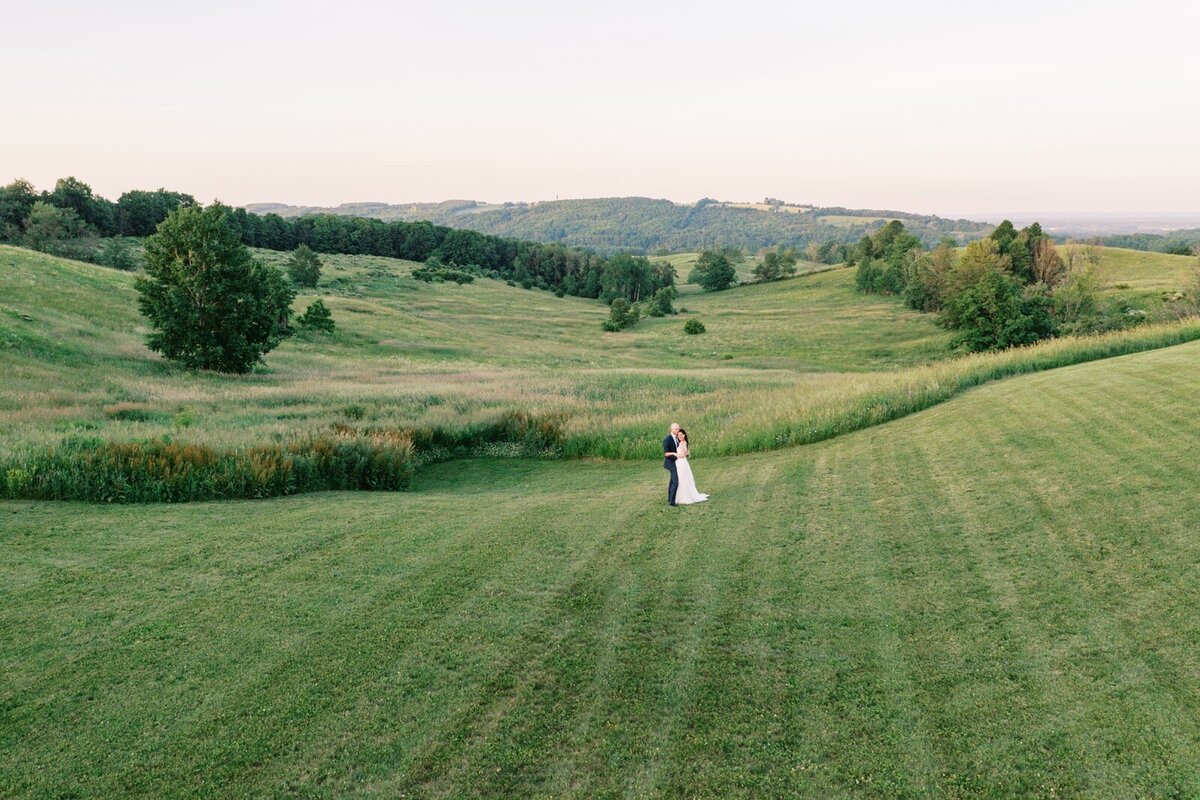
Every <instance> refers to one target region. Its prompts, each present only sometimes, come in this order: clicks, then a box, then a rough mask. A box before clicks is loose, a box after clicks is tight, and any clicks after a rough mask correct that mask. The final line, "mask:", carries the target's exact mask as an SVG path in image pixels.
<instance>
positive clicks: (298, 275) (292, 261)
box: [287, 244, 321, 288]
mask: <svg viewBox="0 0 1200 800" xmlns="http://www.w3.org/2000/svg"><path fill="white" fill-rule="evenodd" d="M287 271H288V277H290V278H291V279H292V283H294V284H296V285H297V286H305V287H308V288H312V287H313V286H316V285H317V281H319V280H320V279H321V259H320V258H318V257H317V254H316V253H314V252H313V251H312V250H311V249H310V248H309V246H308V245H306V244H302V245H300V246H299V247H297V248H296V249H295V250H293V251H292V257H291V258H289V259H288V264H287Z"/></svg>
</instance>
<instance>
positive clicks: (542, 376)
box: [0, 247, 949, 453]
mask: <svg viewBox="0 0 1200 800" xmlns="http://www.w3.org/2000/svg"><path fill="white" fill-rule="evenodd" d="M259 255H260V256H261V257H262V258H264V260H268V261H272V260H273V261H281V260H282V259H283V256H282V255H281V254H278V253H271V252H268V251H262V252H260V253H259ZM414 266H415V265H414V264H411V263H408V262H400V261H395V260H392V259H384V258H372V257H365V256H330V257H327V258H326V274H325V277H324V279H323V281H322V286H321V288H320V292H321V295H322V296H323V298H324V299H325V300H326V302H327V304H328V305H329V307H330V308H331V309H332V311H333V314H334V317H335V318H336V320H337V322H338V325H339V330H338V333H337V334H336V335H334V336H333V337H322V338H319V339H315V340H311V341H304V340H293V341H289V342H286V343H285V344H284V345H283V346H281V347H280V348H279V349H278V350H277V351H275V352H273V353H271V354H270V356H269V358H268V362H267V366H266V367H265V368H264V369H260V370H257V371H256V372H255V373H254V374H252V375H248V376H244V377H238V378H226V377H218V376H213V375H196V374H193V373H189V372H187V371H185V370H180V369H177V368H175V367H172V366H170V365H169V364H166V363H165V362H164V361H163V360H162V359H161V358H159V357H158V356H156V355H155V354H153V353H151V352H150V351H148V350H147V349H146V348H145V347H144V345H143V344H142V338H143V336H144V334H145V332H146V331H145V329H144V327H143V323H142V321H141V319H140V318H139V316H138V314H137V310H136V295H135V293H134V290H133V276H132V275H130V274H127V273H123V272H118V271H115V270H111V269H107V268H104V267H98V266H94V265H88V264H80V263H77V262H70V261H63V260H61V259H55V258H51V257H49V256H44V255H41V254H36V253H32V252H30V251H28V250H20V249H17V248H11V247H0V345H2V346H0V365H2V366H3V367H4V369H5V373H6V377H7V380H6V381H5V383H4V385H3V386H0V408H2V409H3V410H4V411H5V412H6V413H7V414H8V420H9V422H10V425H8V426H6V427H5V429H4V430H3V431H0V453H2V452H4V451H6V450H8V451H11V450H12V449H13V448H14V447H17V446H20V445H22V444H24V443H30V442H34V443H50V442H54V441H57V440H58V439H59V438H61V437H62V436H64V435H66V434H69V433H73V432H85V433H87V434H89V435H99V436H104V437H108V438H129V437H136V436H147V435H156V434H161V433H163V432H172V431H174V430H175V428H174V425H173V420H174V419H175V418H176V416H177V415H179V414H181V413H186V414H187V415H189V416H190V417H191V418H192V419H193V420H194V422H193V424H192V426H191V427H190V428H189V429H188V430H187V435H188V436H189V438H191V439H194V440H198V441H208V442H216V443H229V442H231V441H245V440H247V439H250V440H254V441H262V440H268V439H270V438H271V437H272V436H275V435H282V434H284V433H286V432H289V431H294V430H300V429H314V428H320V429H327V428H328V426H329V424H330V423H331V422H335V421H345V419H346V417H345V415H344V412H345V410H346V409H347V408H348V407H351V406H358V407H361V408H362V409H364V412H365V416H366V420H367V421H368V422H374V423H376V424H428V425H447V426H453V425H455V424H458V423H460V422H461V421H463V420H470V419H475V418H479V417H485V416H487V415H488V414H489V413H494V412H496V411H497V410H502V409H507V408H512V407H518V408H523V409H527V410H536V411H546V412H550V411H555V412H563V413H566V414H569V415H570V416H571V422H570V424H571V426H572V430H573V431H575V432H580V433H587V432H590V431H593V430H595V429H597V428H603V429H604V430H605V431H611V432H613V433H614V435H615V436H617V437H618V438H619V439H622V440H623V439H627V438H630V437H631V436H632V437H633V438H634V439H637V437H639V436H643V437H644V434H643V433H641V430H642V429H643V428H644V426H645V425H647V424H650V421H653V430H654V431H656V432H657V430H658V429H659V428H661V418H660V417H661V415H662V414H664V413H668V412H669V411H670V409H672V408H674V409H678V410H679V412H680V413H687V414H689V415H691V416H692V417H693V418H697V419H698V418H699V417H701V416H702V415H705V414H707V415H710V418H711V419H712V422H711V431H712V436H716V435H717V434H718V430H717V425H718V424H723V423H722V420H723V419H725V420H727V418H728V416H729V415H731V414H736V413H738V412H739V410H740V409H741V408H743V407H745V404H746V402H747V399H752V398H758V401H760V402H763V403H772V402H775V400H776V399H778V400H779V401H780V402H785V401H787V400H788V399H789V398H795V397H797V389H799V390H800V391H801V392H802V391H803V389H804V388H805V387H807V386H811V385H813V384H814V383H816V384H823V385H827V384H829V383H830V382H831V381H833V382H836V380H837V379H839V378H840V376H842V375H843V374H845V373H847V372H853V373H863V372H864V371H866V372H869V371H879V370H890V369H894V368H898V367H905V366H915V365H920V364H923V363H926V362H928V361H931V360H934V359H940V358H945V357H947V356H948V355H949V353H948V351H947V350H946V342H947V341H948V334H946V333H945V332H944V331H942V330H940V329H939V328H937V327H936V326H935V325H934V324H933V322H932V321H931V319H930V318H929V317H928V316H927V315H922V314H918V313H916V312H912V311H908V310H907V309H904V308H903V307H902V306H901V305H900V304H899V303H897V302H896V301H894V300H892V299H890V298H867V297H863V296H861V295H858V294H857V293H855V292H854V291H853V288H852V287H853V275H852V274H851V273H850V272H849V271H847V270H840V271H833V272H826V273H822V274H819V275H813V276H811V277H807V278H797V279H795V280H791V281H783V282H779V283H775V284H770V285H759V286H747V287H742V288H739V289H736V290H732V291H728V292H724V293H720V294H717V295H704V294H702V293H701V292H700V291H699V290H698V289H697V288H696V287H692V286H685V287H684V289H683V294H682V296H681V297H680V298H679V300H678V302H677V304H678V305H680V306H682V307H685V308H687V309H688V313H687V314H686V315H679V316H676V317H671V318H664V319H652V318H648V319H646V320H644V321H643V322H641V323H640V324H639V325H638V326H637V327H636V328H635V329H633V330H630V331H627V332H622V333H620V334H603V333H601V331H600V322H601V320H603V319H604V317H605V316H606V310H605V308H604V306H603V305H601V304H600V303H597V302H595V301H591V300H583V299H578V298H562V299H560V298H556V297H554V296H553V295H551V294H549V293H547V292H541V291H527V290H524V289H521V288H514V287H509V286H506V285H505V284H504V283H503V282H500V281H493V280H487V279H484V280H479V281H476V282H475V283H473V284H469V285H466V286H461V287H460V286H457V285H455V284H432V285H431V284H426V283H422V282H420V281H416V280H414V279H412V278H411V277H410V272H411V270H412V268H413V267H414ZM681 271H682V270H681ZM684 277H686V272H685V273H684ZM311 299H312V298H311V296H308V295H306V296H301V297H300V298H298V299H297V303H296V305H297V308H301V309H302V308H303V307H304V305H305V304H306V303H307V302H309V301H310V300H311ZM690 318H697V319H700V320H702V321H703V322H704V323H705V325H706V326H707V327H708V333H706V334H705V335H703V336H685V335H684V334H683V322H684V320H685V319H690ZM138 412H144V413H143V414H142V415H143V416H145V417H146V419H145V420H143V421H137V420H130V419H128V418H127V417H129V416H130V414H131V413H133V414H136V413H138ZM121 417H126V419H122V418H121ZM709 425H710V423H701V427H702V428H704V427H707V426H709ZM631 431H636V432H637V433H630V432H631ZM742 432H744V430H742V429H736V428H729V427H726V429H725V430H724V431H723V434H724V435H726V436H728V437H729V442H730V443H731V444H730V446H732V442H733V441H734V440H735V438H736V436H737V435H740V434H741V433H742ZM639 441H640V440H639ZM642 444H644V445H650V446H653V445H655V442H654V440H653V437H651V438H650V439H646V440H645V441H644V442H642Z"/></svg>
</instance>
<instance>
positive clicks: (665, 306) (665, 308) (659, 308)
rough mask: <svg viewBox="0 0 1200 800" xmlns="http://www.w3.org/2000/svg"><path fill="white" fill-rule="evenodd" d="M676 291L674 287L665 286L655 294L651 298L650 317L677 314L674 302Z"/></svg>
mask: <svg viewBox="0 0 1200 800" xmlns="http://www.w3.org/2000/svg"><path fill="white" fill-rule="evenodd" d="M675 295H676V291H675V287H674V286H664V287H662V288H661V289H659V290H658V291H657V292H655V293H654V296H653V297H652V298H650V316H652V317H666V316H670V315H671V314H674V313H675V306H674V305H673V304H672V301H673V300H674V299H675Z"/></svg>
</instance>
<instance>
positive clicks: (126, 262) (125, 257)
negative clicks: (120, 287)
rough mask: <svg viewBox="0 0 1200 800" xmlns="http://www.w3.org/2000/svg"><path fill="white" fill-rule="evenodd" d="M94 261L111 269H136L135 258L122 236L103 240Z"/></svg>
mask: <svg viewBox="0 0 1200 800" xmlns="http://www.w3.org/2000/svg"><path fill="white" fill-rule="evenodd" d="M96 260H97V261H99V262H100V263H101V264H103V265H104V266H106V267H112V268H113V269H123V270H131V269H134V268H135V267H137V257H136V256H134V253H133V248H132V247H130V246H129V242H127V241H126V240H125V237H123V236H111V237H109V238H107V239H105V240H104V243H103V244H102V245H100V253H99V255H98V256H97V259H96Z"/></svg>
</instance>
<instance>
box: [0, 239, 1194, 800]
mask: <svg viewBox="0 0 1200 800" xmlns="http://www.w3.org/2000/svg"><path fill="white" fill-rule="evenodd" d="M1100 253H1101V257H1102V267H1103V268H1104V270H1105V271H1106V273H1107V277H1108V280H1109V281H1110V282H1111V283H1112V284H1114V285H1113V287H1112V288H1111V289H1110V291H1111V292H1112V293H1114V295H1120V296H1129V297H1131V298H1134V299H1136V300H1137V301H1138V302H1142V303H1153V302H1156V300H1155V298H1156V297H1159V296H1161V295H1162V294H1163V293H1164V292H1171V291H1174V290H1175V289H1177V288H1180V286H1181V285H1182V283H1183V280H1184V279H1185V277H1186V271H1187V268H1188V266H1189V264H1190V263H1191V262H1190V261H1189V260H1188V259H1179V258H1177V257H1170V256H1162V255H1159V254H1151V253H1134V251H1116V250H1100ZM258 255H259V256H260V257H261V258H263V259H265V260H269V261H276V262H278V261H280V260H282V259H283V258H284V256H283V255H281V254H278V253H268V252H260V253H258ZM671 259H672V260H673V261H674V262H676V265H677V267H678V268H679V271H680V273H681V276H682V277H686V274H687V270H688V262H689V260H690V259H694V256H688V255H682V256H673V257H671ZM414 266H415V265H413V264H409V263H406V262H397V261H394V260H390V259H383V258H371V257H349V256H330V257H326V272H325V275H324V277H323V280H322V284H321V286H320V287H319V289H318V290H317V292H316V294H318V295H319V296H321V297H322V298H323V299H325V301H326V302H327V304H328V305H329V307H330V308H331V309H332V310H333V313H334V316H335V318H336V320H337V322H338V326H339V328H338V332H337V333H336V334H335V335H333V336H332V337H321V338H304V337H300V338H297V339H292V340H289V341H286V342H284V343H283V344H282V345H281V346H280V347H279V348H278V349H277V350H276V351H274V352H272V353H270V354H269V355H268V357H267V364H266V366H264V367H262V368H260V369H257V370H255V371H254V372H253V373H252V374H250V375H246V376H234V377H229V376H219V375H213V374H206V373H199V374H198V373H189V372H187V371H185V370H181V369H178V368H176V367H173V366H171V365H169V364H167V363H165V362H163V361H162V360H161V359H160V358H158V357H157V356H156V355H154V354H152V353H150V352H149V351H147V350H146V348H145V347H144V345H143V344H142V337H143V336H144V334H145V332H146V331H145V329H144V327H143V322H142V321H141V319H140V318H139V317H138V315H137V312H136V308H135V294H134V291H133V276H132V275H130V274H127V273H123V272H117V271H114V270H110V269H106V268H103V267H96V266H91V265H87V264H80V263H76V262H70V261H64V260H61V259H56V258H51V257H48V256H44V255H40V254H36V253H32V252H30V251H27V250H22V249H17V248H11V247H0V374H3V376H4V380H3V382H0V415H2V419H3V422H4V424H3V426H2V427H0V455H11V454H19V453H21V452H24V451H27V450H28V449H30V448H34V447H40V446H44V445H53V444H54V443H55V442H58V441H60V440H61V439H63V437H67V436H71V435H77V434H78V435H85V436H99V437H104V438H108V439H113V440H118V441H124V440H129V439H136V438H146V437H153V436H162V435H164V434H170V435H173V436H175V437H178V438H179V439H183V440H187V441H196V442H205V443H213V444H224V445H245V444H247V443H257V442H270V441H277V440H279V439H282V438H283V437H287V436H291V435H295V434H297V433H302V432H306V431H310V432H311V431H327V430H329V429H330V428H331V426H332V425H334V424H335V423H348V424H352V425H378V426H393V425H418V424H420V425H440V426H446V427H448V428H453V427H454V426H456V425H465V424H467V423H470V422H472V421H478V420H483V419H487V418H488V417H489V415H495V414H498V413H500V412H502V411H505V410H509V409H521V410H527V411H532V412H536V413H541V412H545V413H551V412H554V413H561V414H564V415H565V417H566V423H565V425H566V427H565V433H566V436H567V438H566V441H565V444H564V449H565V450H566V453H567V455H568V456H582V458H566V459H560V460H526V459H513V458H509V459H471V460H458V461H452V462H448V463H443V464H437V465H433V466H427V467H424V468H422V469H421V470H419V471H418V472H417V474H416V478H415V480H414V483H413V486H412V490H411V491H409V492H403V493H371V492H358V493H321V494H312V495H306V496H301V497H290V498H284V499H277V500H264V501H238V502H224V503H192V504H183V505H175V506H169V505H135V506H102V505H84V504H75V503H35V502H24V501H11V500H9V501H3V502H0V797H3V798H8V797H38V798H42V797H45V798H59V797H131V796H132V797H164V796H170V797H187V796H192V797H208V796H214V795H215V796H228V797H248V796H254V797H258V796H269V797H274V796H299V797H344V796H365V797H389V798H390V797H522V796H542V797H562V796H574V797H596V796H636V797H642V796H673V797H724V796H756V797H761V796H809V797H821V798H824V797H839V796H869V797H893V796H904V797H943V796H948V797H1009V796H1039V797H1072V796H1088V797H1112V798H1124V797H1139V796H1177V797H1188V796H1194V795H1197V794H1200V766H1198V765H1200V722H1198V720H1200V671H1198V670H1197V666H1200V665H1198V664H1197V655H1196V653H1197V652H1200V650H1198V649H1197V646H1198V645H1200V623H1197V621H1196V620H1197V619H1200V615H1198V614H1197V612H1198V611H1200V588H1197V587H1198V586H1200V584H1197V582H1196V580H1195V577H1196V564H1197V563H1200V544H1198V543H1197V542H1198V540H1196V537H1195V534H1196V532H1197V531H1200V499H1197V497H1198V496H1197V494H1196V492H1195V486H1196V485H1197V480H1198V479H1200V467H1198V466H1197V462H1196V458H1195V453H1196V450H1197V445H1198V444H1200V441H1198V440H1200V433H1198V432H1197V429H1196V426H1195V425H1194V420H1193V417H1194V406H1195V402H1194V398H1195V397H1196V396H1197V393H1198V392H1200V369H1198V368H1197V367H1196V364H1197V363H1198V361H1197V357H1198V356H1200V341H1194V340H1196V339H1200V323H1198V322H1197V321H1194V320H1193V321H1185V322H1183V323H1180V324H1175V325H1163V326H1148V327H1145V328H1142V329H1135V330H1134V331H1133V332H1129V333H1123V334H1118V335H1114V336H1108V337H1097V338H1090V339H1078V340H1076V339H1059V340H1054V341H1050V342H1047V343H1044V344H1041V345H1038V346H1036V347H1033V348H1028V349H1023V350H1014V351H1008V352H1004V353H996V354H982V355H976V356H969V357H958V356H956V355H955V354H953V353H952V352H951V351H949V350H948V334H947V333H946V332H945V331H943V330H941V329H940V328H938V327H936V325H935V324H934V322H933V318H932V317H931V316H930V315H923V314H918V313H915V312H912V311H909V310H907V309H905V308H904V307H903V306H902V305H901V303H900V302H899V301H898V300H897V299H895V298H887V297H878V296H864V295H861V294H858V293H856V292H855V291H854V289H853V272H852V271H851V270H846V269H835V270H832V271H826V272H821V273H814V274H809V275H804V276H801V277H797V278H795V279H792V280H787V281H781V282H777V283H773V284H767V285H748V286H741V287H738V288H736V289H733V290H730V291H726V292H720V293H716V294H703V293H701V292H700V291H699V290H698V289H697V287H694V286H689V285H685V286H683V287H682V289H683V291H682V295H681V297H680V298H679V300H678V301H677V305H678V306H681V307H684V308H686V309H687V310H688V312H687V313H686V314H682V315H679V316H676V317H671V318H666V319H647V320H644V321H642V322H641V323H639V325H638V326H637V327H636V328H634V329H632V330H630V331H626V332H622V333H618V334H605V333H601V331H600V321H601V320H602V319H603V318H604V315H605V309H604V307H603V306H602V305H601V304H599V303H597V302H595V301H587V300H579V299H574V298H563V299H559V298H555V297H554V296H552V295H550V294H548V293H546V292H540V291H527V290H524V289H520V288H514V287H509V286H506V285H505V284H504V283H502V282H499V281H492V280H486V279H485V280H479V281H476V282H475V283H473V284H470V285H467V286H456V285H454V284H425V283H421V282H419V281H416V280H414V279H413V278H412V277H411V275H410V273H411V270H412V268H413V267H414ZM748 266H749V265H744V266H743V269H747V268H748ZM1122 285H1123V286H1124V288H1121V287H1122ZM1122 293H1125V294H1122ZM312 296H313V295H305V296H302V297H300V298H298V300H297V307H298V308H303V306H304V305H305V304H306V303H307V302H308V301H309V300H311V298H312ZM691 318H695V319H700V320H702V321H703V322H704V323H705V325H706V326H707V327H708V333H706V334H704V335H702V336H695V337H688V336H685V335H683V333H682V327H683V322H684V320H686V319H691ZM1177 342H1185V343H1184V344H1179V345H1178V346H1174V347H1166V345H1169V344H1174V343H1177ZM1155 348H1158V349H1155ZM1139 351H1148V352H1139ZM1122 353H1133V354H1132V355H1120V357H1108V356H1118V355H1119V354H1122ZM1081 362H1090V363H1081ZM1067 364H1077V366H1065V367H1063V365H1067ZM1055 367H1063V368H1059V369H1056V368H1055ZM1030 372H1036V373H1037V374H1023V373H1030ZM1013 375H1017V376H1018V377H1009V376H1013ZM1001 378H1006V379H1005V380H999V379H1001ZM917 412H919V413H917ZM672 419H678V420H679V421H681V422H684V423H685V425H687V427H688V428H689V429H690V430H691V432H692V435H693V439H694V442H695V449H696V453H697V458H696V461H695V470H696V473H697V477H698V480H699V483H700V488H701V489H702V490H703V491H706V492H711V493H712V495H713V500H712V501H711V502H710V503H708V504H706V505H703V506H696V507H690V508H682V509H667V508H665V507H664V506H665V504H664V502H663V500H664V498H663V496H662V495H663V489H664V484H665V473H664V472H663V471H662V469H661V467H660V463H661V462H660V461H659V460H658V459H657V458H656V457H655V453H656V451H657V442H658V439H660V438H661V436H662V434H663V429H664V428H665V426H666V424H667V423H668V422H670V421H671V420H672ZM885 422H886V423H887V424H881V423H885ZM864 428H865V429H864ZM808 442H816V443H813V444H807V445H806V446H803V447H787V446H786V445H793V444H798V443H808ZM761 451H773V452H761ZM732 454H739V455H732Z"/></svg>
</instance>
